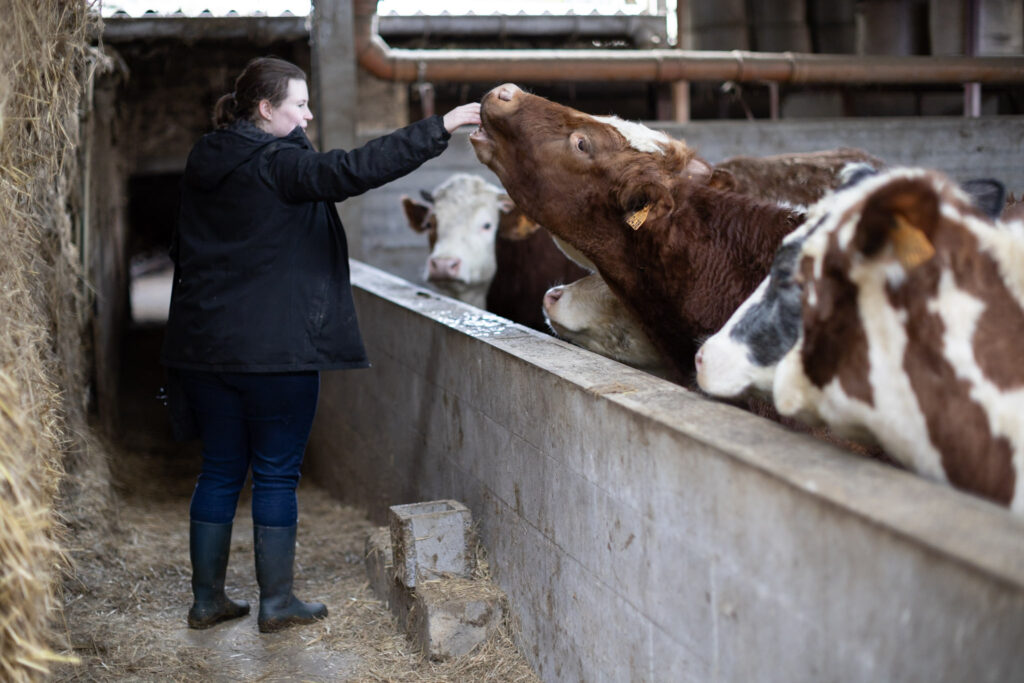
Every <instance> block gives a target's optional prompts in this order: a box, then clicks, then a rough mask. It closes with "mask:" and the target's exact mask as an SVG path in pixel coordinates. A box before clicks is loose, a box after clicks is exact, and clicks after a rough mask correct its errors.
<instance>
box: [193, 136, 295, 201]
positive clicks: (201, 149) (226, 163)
mask: <svg viewBox="0 0 1024 683" xmlns="http://www.w3.org/2000/svg"><path fill="white" fill-rule="evenodd" d="M281 143H284V144H285V145H287V146H294V145H296V144H298V145H299V146H302V147H306V148H309V149H312V145H311V144H310V142H309V139H308V138H307V137H306V133H305V131H303V130H302V128H301V127H300V126H296V127H295V130H293V131H292V132H291V133H289V134H288V135H286V136H285V137H283V138H279V137H277V136H275V135H272V134H270V133H267V132H266V131H263V130H261V129H259V128H257V127H256V126H255V125H253V124H252V123H251V122H249V121H236V122H234V123H232V124H231V125H230V126H228V127H227V128H221V129H218V130H215V131H213V132H211V133H207V134H206V135H204V136H203V137H202V138H201V139H200V140H199V142H198V143H197V144H196V146H195V147H193V148H192V152H191V153H190V154H189V156H188V164H187V165H186V167H185V182H186V183H188V184H189V185H192V186H193V187H197V188H199V189H203V190H211V189H214V188H216V187H217V186H218V185H219V184H220V183H221V182H222V181H223V180H224V178H225V177H227V176H228V175H229V174H231V172H232V171H234V170H235V169H236V168H238V167H239V166H241V165H243V164H245V163H247V162H249V161H250V160H251V159H252V158H253V157H255V156H257V155H259V154H261V153H263V152H264V151H265V150H267V148H269V147H270V146H272V145H279V144H281Z"/></svg>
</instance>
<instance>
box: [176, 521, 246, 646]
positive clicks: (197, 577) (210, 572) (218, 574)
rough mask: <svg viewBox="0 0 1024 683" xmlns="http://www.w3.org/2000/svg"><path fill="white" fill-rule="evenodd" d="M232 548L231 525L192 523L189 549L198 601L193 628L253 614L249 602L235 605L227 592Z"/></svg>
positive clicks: (190, 618)
mask: <svg viewBox="0 0 1024 683" xmlns="http://www.w3.org/2000/svg"><path fill="white" fill-rule="evenodd" d="M230 548H231V524H209V523H207V522H198V521H196V520H192V523H191V525H190V527H189V538H188V549H189V556H190V557H191V558H192V596H193V598H194V600H195V601H194V602H193V603H192V608H191V609H190V610H189V611H188V626H189V628H210V627H211V626H213V625H214V624H219V623H220V622H222V621H227V620H228V619H237V618H238V617H244V616H245V615H246V614H248V613H249V603H247V602H245V601H242V602H235V601H234V600H232V599H230V598H229V597H228V596H227V595H225V593H224V576H225V575H226V574H227V571H228V552H229V551H230Z"/></svg>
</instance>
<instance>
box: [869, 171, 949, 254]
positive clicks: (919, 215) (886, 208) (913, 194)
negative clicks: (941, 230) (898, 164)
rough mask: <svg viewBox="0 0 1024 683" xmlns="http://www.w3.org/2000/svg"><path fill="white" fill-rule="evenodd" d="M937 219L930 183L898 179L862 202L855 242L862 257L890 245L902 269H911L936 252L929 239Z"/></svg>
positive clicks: (935, 199)
mask: <svg viewBox="0 0 1024 683" xmlns="http://www.w3.org/2000/svg"><path fill="white" fill-rule="evenodd" d="M939 218H940V214H939V196H938V194H936V192H935V189H934V188H933V187H932V186H931V184H930V183H928V182H927V181H926V180H925V179H923V178H905V179H901V180H899V181H896V182H893V183H890V184H888V185H886V186H884V187H882V188H880V189H879V190H878V191H876V192H875V193H874V194H872V195H871V197H869V198H868V200H867V202H865V204H864V210H863V211H862V213H861V218H860V222H859V223H858V224H857V232H856V234H855V235H854V245H855V246H856V247H857V249H859V250H860V251H861V253H863V254H864V255H865V256H874V255H875V254H877V253H879V252H880V251H881V250H882V249H883V248H884V247H886V246H887V245H888V246H891V247H892V250H893V253H894V254H895V256H896V259H897V260H898V261H899V262H900V263H901V264H902V265H903V267H904V268H907V269H910V268H914V267H916V266H919V265H921V264H922V263H924V262H925V261H927V260H929V259H930V258H931V257H932V256H934V255H935V247H934V246H932V242H931V240H932V235H934V233H935V229H936V227H937V226H938V224H939Z"/></svg>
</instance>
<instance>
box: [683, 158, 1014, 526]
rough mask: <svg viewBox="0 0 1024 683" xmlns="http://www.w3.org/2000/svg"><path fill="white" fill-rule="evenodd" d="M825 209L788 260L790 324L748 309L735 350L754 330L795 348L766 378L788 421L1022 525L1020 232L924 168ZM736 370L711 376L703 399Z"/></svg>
mask: <svg viewBox="0 0 1024 683" xmlns="http://www.w3.org/2000/svg"><path fill="white" fill-rule="evenodd" d="M822 204H824V206H822V205H819V207H816V208H814V209H812V210H811V214H812V219H811V220H810V221H809V223H808V227H807V228H806V229H805V230H804V231H803V232H805V234H804V235H803V236H799V237H793V236H791V238H789V239H788V241H787V245H793V246H794V247H795V248H794V250H793V253H792V254H790V255H786V254H785V253H784V252H785V251H786V246H784V247H783V248H782V249H781V250H780V255H779V258H780V259H781V258H785V260H786V261H788V263H789V264H790V265H789V266H788V267H787V270H789V275H788V276H787V278H788V280H789V283H788V284H784V286H783V287H781V289H779V288H778V287H777V285H778V284H779V283H775V284H776V289H778V291H776V292H775V294H781V296H780V297H778V299H779V302H782V303H783V308H785V307H787V306H788V307H789V308H791V309H792V308H793V305H792V304H794V303H795V304H796V305H797V307H796V309H795V311H794V312H793V313H791V314H788V315H781V316H775V317H774V318H772V317H771V316H766V315H764V314H765V313H767V312H768V311H767V309H766V310H765V311H762V314H756V315H751V312H752V311H753V310H754V308H752V307H750V306H748V305H747V304H745V305H744V306H743V307H741V309H740V310H738V311H737V313H736V316H735V317H737V318H744V317H745V318H746V321H747V322H746V323H745V324H746V328H747V329H746V331H745V332H742V333H740V334H737V333H736V332H735V331H734V332H732V333H729V334H731V335H732V337H733V340H732V343H734V344H735V343H738V342H744V341H745V342H746V343H748V344H749V343H750V341H751V336H750V333H751V332H757V331H758V329H760V332H759V333H758V334H760V335H761V336H762V341H763V340H768V341H771V340H775V341H778V339H779V338H781V337H786V336H792V339H791V340H790V342H789V349H788V351H785V352H784V353H783V354H782V355H781V359H780V360H778V363H777V367H774V368H770V367H769V368H768V369H769V370H770V371H771V374H770V375H769V379H770V380H771V392H772V396H773V399H774V402H775V405H776V407H777V409H778V410H779V412H780V413H781V414H783V415H791V416H796V417H798V418H800V419H802V420H804V421H806V422H809V423H824V424H826V425H828V426H829V427H830V428H831V429H832V430H834V431H835V432H837V433H839V434H844V435H847V436H850V437H853V438H860V439H866V440H873V441H876V442H877V443H879V444H881V446H882V447H883V448H884V450H885V451H886V452H887V453H888V454H889V455H890V456H891V457H893V458H894V459H896V460H897V461H898V462H900V463H902V464H903V465H905V466H907V467H908V468H910V469H912V470H914V471H916V472H919V473H921V474H922V475H924V476H927V477H930V478H932V479H936V480H939V481H943V482H947V483H949V484H952V485H953V486H956V487H958V488H961V489H965V490H968V491H973V492H975V493H978V494H981V495H983V496H986V497H988V498H990V499H992V500H995V501H997V502H999V503H1002V504H1005V505H1009V506H1010V507H1011V508H1012V509H1013V511H1014V512H1017V513H1022V512H1024V493H1021V487H1019V486H1018V485H1017V479H1018V477H1019V476H1020V475H1021V473H1022V469H1024V345H1022V344H1021V339H1024V224H1022V223H1020V222H1009V223H1003V222H1000V221H997V220H995V219H993V218H992V217H991V216H994V215H998V212H999V208H1000V207H999V206H991V205H990V206H988V207H986V209H987V210H986V211H983V210H982V209H981V208H979V205H978V201H977V200H976V198H975V197H972V196H970V195H968V194H967V193H965V192H964V191H963V190H961V188H960V187H958V186H957V185H956V184H954V183H953V182H952V181H950V179H949V178H947V177H945V176H944V175H942V174H940V173H937V172H933V171H924V170H920V169H894V170H892V171H889V172H886V173H882V174H879V175H877V176H873V177H869V178H866V179H864V180H862V181H861V182H860V183H857V184H856V185H854V186H852V187H851V188H849V189H847V190H844V191H842V192H840V193H837V195H836V196H835V197H834V198H832V199H831V201H828V200H826V202H823V203H822ZM815 216H816V217H815ZM778 260H779V259H777V261H778ZM765 287H769V285H768V284H766V285H765ZM790 295H793V296H790ZM772 296H774V295H772ZM758 298H760V299H761V300H762V301H764V300H765V296H764V292H761V291H759V294H758V295H755V296H754V297H751V299H752V300H754V299H758ZM787 301H788V304H787V303H786V302H787ZM777 303H778V302H777ZM786 320H789V321H790V322H789V323H786V322H785V321H786ZM727 327H728V326H727ZM790 327H793V328H795V329H792V330H791V331H787V329H788V328H790ZM733 329H734V330H735V328H733ZM765 331H769V332H771V334H768V335H765V334H764V332H765ZM723 332H726V330H723ZM712 341H714V340H709V344H710V343H711V342H712ZM721 348H725V347H721ZM703 353H704V350H702V354H703ZM751 359H753V356H751ZM741 361H742V359H741V357H740V356H739V355H733V356H731V357H729V358H723V362H718V363H716V367H701V368H700V369H699V374H700V375H705V374H706V375H708V377H702V381H701V383H702V386H703V385H705V380H708V381H710V382H711V383H713V382H714V380H715V377H714V375H715V374H716V373H717V372H719V371H723V372H731V371H732V368H733V367H734V366H735V365H736V364H737V363H740V362H741ZM698 365H699V366H703V365H704V364H703V363H698ZM716 368H717V369H716Z"/></svg>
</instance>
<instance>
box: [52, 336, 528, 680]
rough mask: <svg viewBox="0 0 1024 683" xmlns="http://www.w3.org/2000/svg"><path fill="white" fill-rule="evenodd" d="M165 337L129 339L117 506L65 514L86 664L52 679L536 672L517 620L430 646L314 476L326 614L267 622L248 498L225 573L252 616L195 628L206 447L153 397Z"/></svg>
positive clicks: (300, 584)
mask: <svg viewBox="0 0 1024 683" xmlns="http://www.w3.org/2000/svg"><path fill="white" fill-rule="evenodd" d="M160 334H161V331H160V329H159V328H140V329H136V330H135V331H134V332H133V333H132V336H131V338H130V339H129V340H128V342H127V344H126V348H127V350H128V351H127V355H126V358H125V368H124V372H123V373H122V375H123V377H125V382H124V383H123V384H122V397H123V408H122V412H121V418H122V436H121V438H119V439H118V442H117V443H114V444H108V445H106V446H105V447H104V450H106V452H107V455H108V457H107V462H108V464H109V469H110V472H111V475H110V480H111V482H112V484H113V486H112V495H108V496H107V497H106V500H108V501H109V502H110V503H112V504H105V505H103V506H102V507H97V506H90V505H88V504H83V503H81V502H80V501H79V502H78V503H76V504H72V505H70V506H69V510H68V511H66V512H65V514H67V515H68V517H69V525H70V527H71V529H72V534H73V536H72V541H71V543H72V548H73V551H72V559H73V561H74V569H73V571H72V572H71V573H70V574H69V576H68V579H67V580H66V581H65V585H64V595H63V600H64V604H65V609H64V619H65V623H64V624H63V625H62V626H61V628H60V629H59V630H61V631H62V632H63V633H62V636H63V637H64V638H65V639H66V646H67V649H66V651H65V654H69V655H73V656H75V657H77V658H78V660H79V661H78V663H75V664H62V665H59V667H58V668H57V669H56V671H55V675H54V676H53V680H57V681H113V680H117V681H467V682H468V681H474V682H475V681H537V680H538V679H537V678H536V676H535V675H534V674H533V672H532V671H531V670H530V668H529V666H528V665H527V664H526V662H525V659H524V658H523V657H522V655H521V653H520V651H519V650H518V649H517V648H516V646H515V645H514V643H513V639H512V638H511V637H510V635H509V634H510V633H511V632H512V631H513V630H514V629H513V628H512V627H511V626H510V625H508V624H506V626H505V628H504V629H503V630H502V632H501V633H500V634H499V635H498V636H497V637H495V638H493V639H492V640H491V641H489V642H487V643H485V644H483V645H482V646H481V647H479V648H478V649H477V650H475V651H474V652H472V653H470V654H469V655H467V656H465V657H463V658H460V659H458V660H453V661H448V662H431V661H429V660H427V659H426V658H424V657H423V656H421V654H420V653H419V652H417V651H416V649H415V648H414V646H413V645H412V644H411V643H410V641H408V640H407V639H406V637H405V635H404V634H403V633H402V632H400V631H398V630H397V629H396V627H395V625H394V623H393V621H392V618H391V615H390V613H389V612H388V610H387V608H386V606H385V605H384V604H382V603H381V602H379V601H378V600H376V599H375V597H374V595H373V594H372V592H371V590H370V588H369V584H368V581H367V577H366V570H365V567H364V563H363V559H364V557H363V554H364V544H365V541H366V538H367V536H368V535H369V533H370V532H371V531H372V530H373V529H374V528H375V527H374V526H373V525H372V524H371V523H370V522H369V521H368V520H367V519H366V518H365V517H364V516H363V514H362V513H361V512H360V511H359V510H356V509H354V508H351V507H348V506H345V505H342V504H341V503H339V502H338V501H336V500H334V499H332V498H331V496H330V495H329V494H328V493H327V492H326V491H324V490H323V489H320V488H318V487H317V486H316V485H315V483H314V482H311V481H307V480H304V481H303V482H302V484H301V485H300V488H299V541H298V547H297V550H296V579H295V592H296V594H297V595H298V596H299V597H300V598H303V599H307V600H318V601H321V602H324V603H326V604H327V606H328V609H329V615H328V618H327V619H325V620H323V621H322V622H319V623H317V624H314V625H310V626H305V627H298V628H293V629H290V630H287V631H283V632H280V633H275V634H260V633H259V632H258V630H257V627H256V617H255V611H256V607H257V604H258V590H257V586H256V580H255V576H254V574H253V559H252V518H251V516H250V512H249V499H248V497H247V496H245V497H243V500H242V501H241V502H240V504H239V509H238V515H237V517H236V520H235V528H234V535H233V538H232V544H231V559H230V563H229V566H228V581H227V583H228V586H229V590H228V592H229V595H231V596H232V597H234V598H236V599H239V598H242V599H245V600H248V601H249V603H250V605H251V606H252V609H253V613H251V614H250V615H249V616H247V617H244V618H242V619H238V620H235V621H233V622H227V623H225V624H221V625H218V626H215V627H213V628H211V629H208V630H204V631H195V630H190V629H189V628H187V626H186V623H185V615H186V612H187V610H188V607H189V604H190V601H191V589H190V566H189V558H188V504H189V496H190V494H191V489H192V486H193V484H194V479H195V475H196V473H197V472H198V467H199V454H198V447H197V446H196V445H195V444H192V445H186V446H181V445H179V444H174V443H173V442H171V441H170V440H169V439H167V438H166V428H165V425H164V422H163V413H162V407H161V405H160V403H159V402H158V401H157V400H156V399H155V398H154V397H155V395H156V393H157V389H158V387H159V385H160V378H161V373H160V370H159V367H158V366H156V365H155V359H156V357H157V351H156V344H158V342H159V338H160ZM79 476H81V477H82V478H85V477H86V476H92V475H84V474H82V473H79ZM77 483H79V484H81V483H82V482H77ZM86 497H87V496H86ZM100 497H102V496H100ZM90 517H92V519H90Z"/></svg>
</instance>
